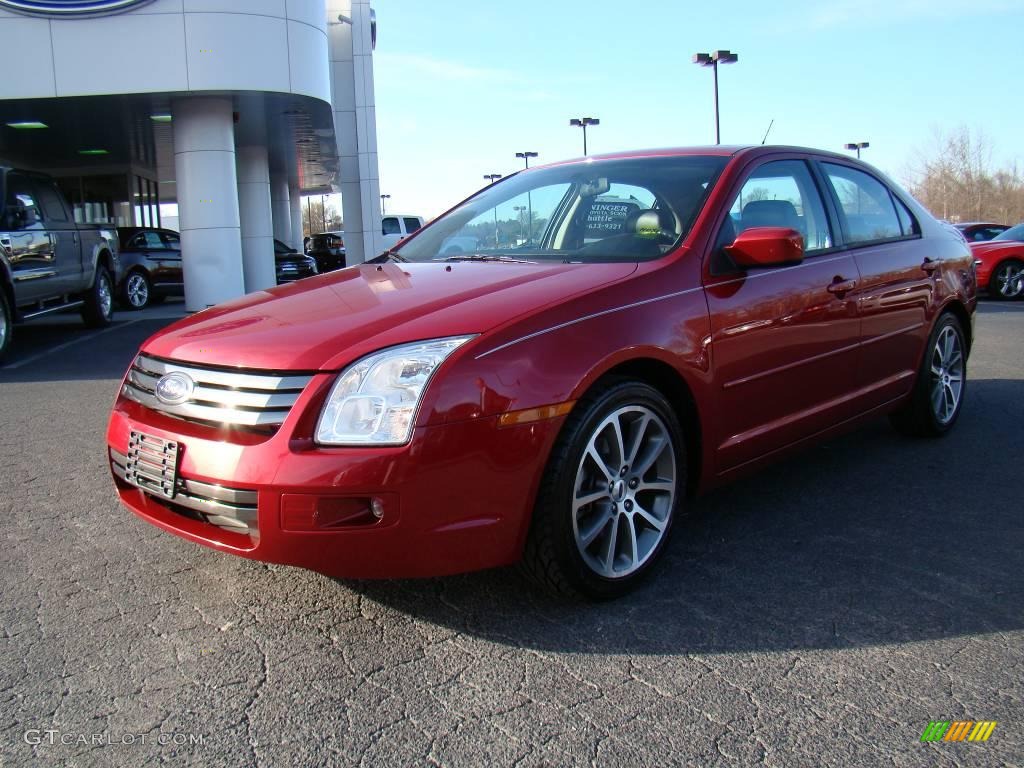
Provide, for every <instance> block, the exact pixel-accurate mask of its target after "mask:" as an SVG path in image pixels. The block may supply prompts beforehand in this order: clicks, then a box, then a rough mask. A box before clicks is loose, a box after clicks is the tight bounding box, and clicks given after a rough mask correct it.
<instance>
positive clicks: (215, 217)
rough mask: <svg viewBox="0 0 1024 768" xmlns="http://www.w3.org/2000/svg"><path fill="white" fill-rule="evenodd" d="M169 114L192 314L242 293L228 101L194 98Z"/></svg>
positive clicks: (187, 300) (180, 101)
mask: <svg viewBox="0 0 1024 768" xmlns="http://www.w3.org/2000/svg"><path fill="white" fill-rule="evenodd" d="M171 112H172V115H173V117H174V123H173V125H174V173H175V177H176V178H177V188H178V226H179V229H180V232H181V254H182V270H183V272H184V281H185V309H186V310H187V311H189V312H197V311H199V310H201V309H206V308H207V307H210V306H213V305H214V304H219V303H220V302H222V301H227V300H229V299H234V298H237V297H239V296H241V295H243V294H244V293H245V281H244V277H243V272H242V238H241V232H240V227H239V221H238V182H237V176H236V174H235V133H234V120H233V117H232V102H231V99H229V98H222V97H209V96H196V97H191V98H184V99H178V100H175V101H174V102H173V104H172V105H171Z"/></svg>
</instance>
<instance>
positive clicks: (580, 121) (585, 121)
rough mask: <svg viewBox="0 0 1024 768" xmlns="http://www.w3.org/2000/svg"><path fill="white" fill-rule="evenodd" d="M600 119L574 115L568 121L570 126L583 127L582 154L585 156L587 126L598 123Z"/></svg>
mask: <svg viewBox="0 0 1024 768" xmlns="http://www.w3.org/2000/svg"><path fill="white" fill-rule="evenodd" d="M600 124H601V121H600V120H598V119H597V118H596V117H574V118H572V119H571V120H570V121H569V125H570V126H579V127H580V128H582V129H583V156H584V157H586V156H587V126H588V125H600Z"/></svg>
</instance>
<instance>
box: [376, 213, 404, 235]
mask: <svg viewBox="0 0 1024 768" xmlns="http://www.w3.org/2000/svg"><path fill="white" fill-rule="evenodd" d="M381 225H382V228H383V231H384V234H385V235H400V234H402V228H401V227H400V226H399V225H398V219H396V218H395V217H394V216H388V217H387V218H386V219H384V220H383V221H382V222H381Z"/></svg>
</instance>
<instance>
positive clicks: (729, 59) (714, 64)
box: [693, 50, 740, 144]
mask: <svg viewBox="0 0 1024 768" xmlns="http://www.w3.org/2000/svg"><path fill="white" fill-rule="evenodd" d="M739 60H740V57H739V55H738V54H735V53H733V52H732V51H725V50H720V51H712V52H711V53H695V54H693V63H694V64H699V65H700V66H702V67H711V69H712V70H713V71H714V74H715V144H721V143H722V132H721V128H720V124H719V118H718V65H719V64H735V63H736V62H737V61H739Z"/></svg>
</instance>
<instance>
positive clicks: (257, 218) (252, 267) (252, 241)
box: [238, 146, 277, 293]
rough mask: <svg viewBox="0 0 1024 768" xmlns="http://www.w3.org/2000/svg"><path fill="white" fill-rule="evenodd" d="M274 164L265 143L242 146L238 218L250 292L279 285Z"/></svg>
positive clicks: (246, 282)
mask: <svg viewBox="0 0 1024 768" xmlns="http://www.w3.org/2000/svg"><path fill="white" fill-rule="evenodd" d="M271 215H272V214H271V207H270V164H269V162H268V159H267V148H266V147H265V146H252V147H239V148H238V217H239V221H240V223H241V225H242V265H243V271H244V273H245V290H246V292H248V293H251V292H252V291H259V290H262V289H263V288H271V287H273V286H275V285H277V272H276V269H275V264H274V230H273V227H272V226H271Z"/></svg>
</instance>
